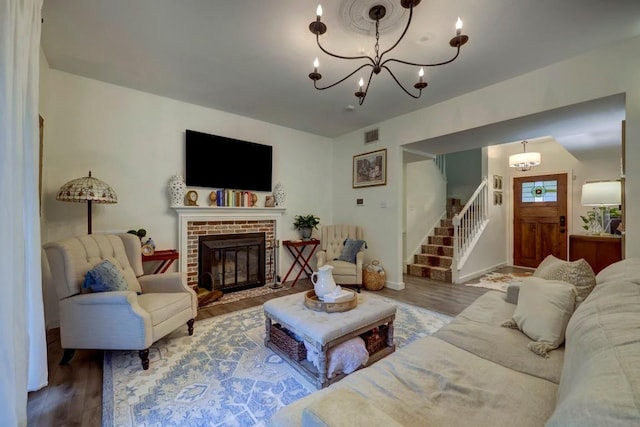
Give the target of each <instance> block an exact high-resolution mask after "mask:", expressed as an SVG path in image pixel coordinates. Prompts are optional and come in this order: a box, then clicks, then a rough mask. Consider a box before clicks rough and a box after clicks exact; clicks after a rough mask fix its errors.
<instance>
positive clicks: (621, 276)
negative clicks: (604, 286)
mask: <svg viewBox="0 0 640 427" xmlns="http://www.w3.org/2000/svg"><path fill="white" fill-rule="evenodd" d="M620 280H623V281H626V282H632V283H636V284H638V285H640V258H627V259H623V260H622V261H618V262H616V263H613V264H611V265H609V266H607V267H606V268H604V269H603V270H601V271H600V273H598V275H597V276H596V283H598V284H601V283H606V282H612V281H620Z"/></svg>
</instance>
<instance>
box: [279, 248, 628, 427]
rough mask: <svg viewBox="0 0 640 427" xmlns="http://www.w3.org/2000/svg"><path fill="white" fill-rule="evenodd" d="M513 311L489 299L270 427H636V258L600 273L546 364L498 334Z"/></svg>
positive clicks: (513, 336) (296, 406)
mask: <svg viewBox="0 0 640 427" xmlns="http://www.w3.org/2000/svg"><path fill="white" fill-rule="evenodd" d="M529 280H531V281H532V283H535V282H536V281H538V282H539V281H543V280H545V279H541V278H535V277H534V278H531V279H529ZM523 286H524V285H523ZM527 286H529V285H527ZM515 310H516V305H515V304H511V303H508V302H506V301H505V294H503V293H500V292H494V291H492V292H488V293H486V294H485V295H483V296H481V297H480V298H478V300H477V301H476V302H475V303H473V304H472V305H471V306H469V307H468V308H467V309H466V310H464V311H463V312H462V313H461V314H460V315H458V316H457V317H456V318H455V319H454V320H453V321H452V322H451V323H450V324H449V325H447V326H445V327H444V328H442V329H441V330H440V331H438V332H437V333H436V334H434V335H433V336H431V337H426V338H422V339H419V340H417V341H415V342H413V343H412V344H410V345H408V346H406V347H405V348H402V349H400V350H398V351H397V352H396V353H394V354H392V355H390V356H388V357H386V358H385V359H383V360H381V361H379V362H377V363H375V364H374V365H372V366H369V367H367V368H365V369H362V370H360V371H358V372H356V373H354V374H351V375H349V376H348V377H346V378H345V379H343V380H342V381H340V382H338V383H336V384H334V385H332V386H331V387H329V388H327V389H324V390H319V391H317V392H314V393H312V394H311V395H309V396H307V397H305V398H303V399H300V400H298V401H296V402H294V403H292V404H291V405H289V406H287V407H285V408H283V409H281V410H280V411H279V412H277V413H276V414H275V415H274V416H273V417H272V419H271V425H273V426H300V425H303V426H347V425H348V426H358V425H362V426H365V425H366V426H401V425H402V426H469V425H474V426H517V427H525V426H543V425H547V426H554V427H555V426H632V425H633V426H635V425H640V259H630V260H625V261H622V262H620V263H616V264H614V265H613V266H610V267H609V268H607V269H605V270H603V271H602V272H600V274H598V276H597V286H596V287H595V289H594V290H593V292H591V294H590V295H589V296H588V297H587V298H586V299H585V300H584V301H583V302H581V303H580V305H579V306H578V308H577V309H576V310H575V312H574V313H573V315H572V316H571V318H570V320H569V324H568V326H567V328H566V341H565V344H564V345H562V346H560V347H559V348H557V349H555V350H552V351H550V352H549V354H548V355H549V357H542V356H539V355H537V354H535V353H534V352H532V351H530V350H529V349H528V348H527V346H528V344H529V343H530V342H531V341H532V339H531V338H529V337H527V336H526V335H525V334H524V333H522V332H520V331H519V330H517V329H508V328H505V327H502V326H501V325H502V324H503V323H504V322H505V320H509V319H511V318H512V316H513V314H514V311H515Z"/></svg>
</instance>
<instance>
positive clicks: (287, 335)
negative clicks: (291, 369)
mask: <svg viewBox="0 0 640 427" xmlns="http://www.w3.org/2000/svg"><path fill="white" fill-rule="evenodd" d="M269 335H270V337H271V341H273V342H274V344H276V345H277V346H278V348H279V349H280V350H282V351H283V352H285V353H286V354H287V356H289V358H290V359H293V360H295V361H297V362H299V361H301V360H303V359H306V358H307V349H306V347H305V346H304V342H303V341H298V340H297V339H296V338H295V336H294V335H293V334H292V333H291V332H290V331H288V330H287V329H285V328H283V327H282V326H281V325H280V324H279V323H276V324H274V325H272V326H271V329H270V331H269Z"/></svg>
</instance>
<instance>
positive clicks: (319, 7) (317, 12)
mask: <svg viewBox="0 0 640 427" xmlns="http://www.w3.org/2000/svg"><path fill="white" fill-rule="evenodd" d="M321 17H322V5H320V4H319V5H318V8H317V9H316V19H317V20H318V21H319V20H320V18H321ZM458 19H460V18H458Z"/></svg>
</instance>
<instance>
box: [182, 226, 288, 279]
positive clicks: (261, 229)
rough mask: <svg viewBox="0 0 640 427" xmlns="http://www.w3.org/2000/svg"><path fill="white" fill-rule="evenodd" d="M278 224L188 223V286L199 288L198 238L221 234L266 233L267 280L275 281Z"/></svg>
mask: <svg viewBox="0 0 640 427" xmlns="http://www.w3.org/2000/svg"><path fill="white" fill-rule="evenodd" d="M275 229H276V222H275V221H274V220H256V221H242V220H229V221H187V284H188V285H189V286H191V287H193V288H197V287H198V247H199V245H198V237H199V236H211V235H221V234H247V233H265V247H266V248H267V249H266V253H265V263H266V266H265V276H266V277H265V280H266V283H271V282H272V281H273V273H274V266H273V265H272V261H271V259H272V256H273V250H271V248H273V246H274V243H275Z"/></svg>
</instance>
